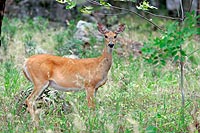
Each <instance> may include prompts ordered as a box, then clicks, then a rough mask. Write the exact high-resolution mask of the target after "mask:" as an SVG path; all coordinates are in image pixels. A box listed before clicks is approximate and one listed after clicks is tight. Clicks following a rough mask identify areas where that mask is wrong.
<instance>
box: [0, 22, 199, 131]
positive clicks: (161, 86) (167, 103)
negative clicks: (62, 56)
mask: <svg viewBox="0 0 200 133" xmlns="http://www.w3.org/2000/svg"><path fill="white" fill-rule="evenodd" d="M133 19H134V18H133ZM15 20H17V21H15ZM5 21H6V22H5ZM5 21H4V23H3V29H6V32H4V33H3V35H4V36H7V37H8V38H9V39H8V43H7V44H8V49H7V50H8V51H7V55H4V57H5V60H4V62H3V63H1V64H0V90H1V91H0V121H1V124H0V131H1V132H5V133H8V132H10V133H12V132H13V133H14V132H19V133H20V132H23V133H24V132H73V133H74V132H104V133H107V132H111V133H112V132H126V133H132V132H148V133H155V132H174V133H177V132H188V130H187V127H188V126H189V125H190V124H191V123H192V122H193V118H192V116H191V114H190V113H191V112H192V110H193V109H194V102H197V104H200V99H199V97H198V96H199V92H200V90H199V89H200V88H199V86H200V82H199V76H200V70H199V66H198V65H199V63H198V62H197V63H196V64H191V62H190V61H187V62H186V64H185V69H184V73H185V77H184V78H185V79H184V80H185V84H184V86H185V96H186V97H185V98H186V101H185V107H184V112H185V118H184V120H185V121H184V122H183V120H182V118H183V117H182V113H181V112H182V107H181V93H180V89H179V76H180V72H179V68H178V65H177V64H173V63H171V62H168V64H167V65H166V66H165V67H162V68H161V67H157V68H155V67H153V66H151V65H150V64H147V63H146V62H144V60H143V59H142V57H133V56H132V55H130V56H126V57H123V56H121V55H118V54H117V52H116V51H114V54H113V65H112V68H111V70H110V72H109V75H108V81H107V83H106V84H105V85H104V86H103V87H101V88H99V90H98V93H97V96H96V109H95V110H94V111H93V110H90V109H88V107H87V102H86V98H85V92H84V91H81V92H76V93H73V92H67V93H63V92H58V94H50V96H49V97H47V98H48V101H52V102H47V103H44V102H43V103H38V108H39V107H41V108H40V109H41V110H40V123H39V127H35V126H34V123H33V122H32V120H31V117H30V114H29V113H28V112H27V111H26V108H25V107H24V106H22V104H23V101H24V100H25V97H26V95H25V93H26V90H28V89H29V88H31V87H32V86H31V83H29V82H28V81H27V80H26V79H25V77H24V76H23V73H22V71H21V68H22V64H23V61H24V58H25V56H29V55H25V52H23V51H24V43H25V42H26V40H24V39H25V37H26V35H31V36H32V38H31V41H33V42H35V43H36V44H37V45H38V46H40V47H42V48H45V49H46V50H47V52H48V53H57V51H56V50H55V47H56V46H57V47H58V45H57V44H58V43H63V44H66V43H67V42H69V41H73V40H70V38H71V36H72V35H73V34H72V33H71V31H74V29H70V28H68V29H67V28H60V27H57V28H54V27H51V26H50V24H48V21H46V20H44V19H41V18H39V19H37V20H31V19H26V20H23V21H21V20H18V19H7V18H6V19H5ZM132 21H133V20H129V21H127V22H126V23H127V24H128V27H129V28H128V29H135V30H134V31H132V30H127V31H125V33H124V34H123V35H122V36H127V34H128V35H129V37H130V38H132V39H133V40H135V41H140V40H144V41H146V40H145V39H147V35H149V31H151V29H148V27H149V26H148V24H146V23H144V24H143V23H139V22H141V20H137V22H138V23H136V22H134V21H133V22H134V23H131V22H132ZM7 22H9V25H8V23H7ZM44 23H45V24H46V25H45V26H42V25H43V24H44ZM74 23H75V22H74ZM131 24H132V25H131ZM140 25H141V27H144V28H141V27H140ZM9 26H10V27H11V28H9ZM138 26H139V27H140V29H139V32H138V33H137V30H136V28H137V27H138ZM13 27H16V29H15V28H13ZM13 29H14V30H15V32H14V34H13ZM55 29H56V30H55ZM69 30H70V31H69ZM62 33H64V34H62ZM129 33H130V34H129ZM136 33H137V35H135V34H136ZM151 34H154V35H159V33H157V32H153V33H151ZM91 42H93V43H94V42H96V41H95V40H94V39H91ZM140 42H141V41H140ZM191 42H194V44H195V43H196V45H193V46H194V47H191V46H190V45H188V46H189V47H188V48H189V49H188V51H193V50H194V49H196V48H197V45H198V42H197V41H195V40H194V39H192V40H191V41H190V42H188V44H190V43H191ZM98 43H99V42H98ZM100 43H102V42H100ZM72 45H75V44H72ZM93 45H94V44H93ZM62 46H63V45H61V47H62ZM75 47H76V48H79V50H80V53H79V56H81V57H94V56H96V55H99V54H100V51H101V50H102V47H100V49H94V48H91V49H89V50H88V51H86V53H87V54H86V55H85V54H84V53H81V50H82V46H81V43H80V44H78V46H75ZM68 49H69V48H68V47H66V49H65V50H68ZM91 50H92V51H91ZM94 53H95V54H94ZM199 55H200V53H199V52H196V53H195V54H194V56H195V59H196V60H199ZM22 91H24V92H23V93H22ZM42 101H43V100H42ZM38 102H39V101H38ZM63 106H64V107H63Z"/></svg>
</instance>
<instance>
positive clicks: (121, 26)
mask: <svg viewBox="0 0 200 133" xmlns="http://www.w3.org/2000/svg"><path fill="white" fill-rule="evenodd" d="M124 30H125V24H120V25H119V27H118V29H117V30H116V31H115V33H116V34H119V33H121V32H123V31H124Z"/></svg>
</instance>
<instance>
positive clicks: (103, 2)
mask: <svg viewBox="0 0 200 133" xmlns="http://www.w3.org/2000/svg"><path fill="white" fill-rule="evenodd" d="M100 4H101V5H102V6H105V7H110V6H111V4H110V3H108V2H105V1H104V0H100Z"/></svg>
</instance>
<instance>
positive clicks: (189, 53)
mask: <svg viewBox="0 0 200 133" xmlns="http://www.w3.org/2000/svg"><path fill="white" fill-rule="evenodd" d="M199 50H200V48H198V49H196V50H194V51H192V52H191V53H189V54H188V55H187V57H190V56H191V55H192V54H194V53H196V52H197V51H199Z"/></svg>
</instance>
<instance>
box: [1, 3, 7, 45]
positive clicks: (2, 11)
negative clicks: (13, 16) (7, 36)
mask: <svg viewBox="0 0 200 133" xmlns="http://www.w3.org/2000/svg"><path fill="white" fill-rule="evenodd" d="M5 3H6V0H0V37H1V26H2V21H3V15H4V8H5ZM0 47H1V40H0Z"/></svg>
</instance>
